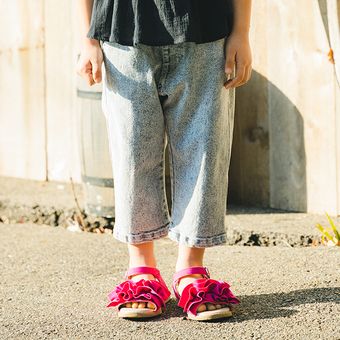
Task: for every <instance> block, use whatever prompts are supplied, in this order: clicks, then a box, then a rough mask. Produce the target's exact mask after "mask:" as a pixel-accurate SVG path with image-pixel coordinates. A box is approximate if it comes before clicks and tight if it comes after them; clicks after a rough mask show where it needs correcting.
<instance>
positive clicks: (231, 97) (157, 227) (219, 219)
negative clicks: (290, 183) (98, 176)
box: [101, 38, 235, 247]
mask: <svg viewBox="0 0 340 340" xmlns="http://www.w3.org/2000/svg"><path fill="white" fill-rule="evenodd" d="M226 41H227V40H226V39H225V38H222V39H219V40H216V41H212V42H208V43H202V44H196V43H195V42H183V43H178V44H172V45H165V46H150V45H144V44H138V45H137V46H125V45H120V44H118V43H116V42H108V41H101V47H102V50H103V54H104V67H103V96H102V108H103V112H104V115H105V117H106V121H107V130H108V137H109V145H110V154H111V160H112V167H113V177H114V196H115V213H116V220H115V226H114V233H113V236H114V237H115V238H116V239H118V240H120V241H122V242H125V243H130V244H137V243H143V242H146V241H151V240H155V239H159V238H161V237H165V236H167V235H168V237H169V238H170V239H172V240H173V241H176V242H177V243H180V244H184V245H187V246H190V247H210V246H216V245H220V244H224V243H226V227H225V213H226V203H227V186H228V170H229V164H230V153H231V144H232V135H233V126H234V103H235V88H231V89H225V88H224V87H223V84H224V82H225V81H226V79H227V78H226V75H225V72H224V64H225V43H226ZM166 143H169V151H170V154H169V156H170V157H169V158H170V175H171V183H172V184H171V191H172V214H171V215H172V216H170V214H169V210H168V206H167V201H166V193H165V170H164V150H165V146H166Z"/></svg>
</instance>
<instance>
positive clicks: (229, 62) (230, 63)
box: [224, 50, 236, 75]
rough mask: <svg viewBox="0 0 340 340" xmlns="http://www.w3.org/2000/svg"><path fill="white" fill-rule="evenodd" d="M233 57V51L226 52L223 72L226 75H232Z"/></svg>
mask: <svg viewBox="0 0 340 340" xmlns="http://www.w3.org/2000/svg"><path fill="white" fill-rule="evenodd" d="M235 55H236V53H235V52H233V51H228V50H227V58H226V62H225V67H224V72H225V73H226V74H227V75H232V73H233V70H234V67H235Z"/></svg>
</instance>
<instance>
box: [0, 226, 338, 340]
mask: <svg viewBox="0 0 340 340" xmlns="http://www.w3.org/2000/svg"><path fill="white" fill-rule="evenodd" d="M156 253H157V258H158V268H159V269H160V270H161V273H162V275H163V277H164V279H165V280H166V282H167V283H168V285H169V286H170V284H171V278H172V275H173V271H174V265H175V260H176V244H175V243H174V242H173V241H171V240H169V239H168V238H164V239H161V240H159V241H157V243H156ZM127 262H128V259H127V253H126V248H125V245H124V244H122V243H120V242H118V241H116V240H114V238H113V236H112V235H110V234H96V233H86V232H82V233H73V232H70V231H68V230H66V229H65V228H63V227H51V226H46V225H34V224H13V225H11V224H3V223H0V282H1V288H0V338H1V339H139V340H141V339H143V340H144V339H190V340H193V339H217V338H220V339H340V333H339V321H340V304H339V303H340V275H339V273H340V271H339V269H340V267H339V264H340V250H339V247H337V248H336V247H326V246H317V247H296V248H295V247H294V248H292V247H289V246H287V247H284V246H282V247H245V246H218V247H213V248H209V249H208V250H207V252H206V262H205V265H206V266H208V267H209V269H210V272H211V275H212V277H213V278H216V279H223V280H226V281H227V282H229V283H230V284H231V289H232V291H233V293H234V294H235V295H236V296H238V297H239V298H240V300H241V304H240V305H239V306H238V307H237V308H236V309H235V311H234V316H233V317H232V318H230V319H226V320H224V321H215V322H197V321H192V320H187V319H185V316H184V314H183V313H182V311H181V309H180V308H179V307H177V306H176V301H175V299H174V297H172V300H171V301H170V302H169V303H168V304H167V309H166V312H165V313H164V314H163V315H161V316H160V317H157V318H155V319H151V320H149V321H131V320H124V319H123V320H122V319H118V318H117V317H116V314H115V309H114V308H106V304H107V302H108V300H107V294H108V293H109V292H110V291H111V290H112V289H113V288H114V286H115V285H116V284H118V283H119V282H120V281H121V280H122V277H123V274H124V272H125V270H126V266H127Z"/></svg>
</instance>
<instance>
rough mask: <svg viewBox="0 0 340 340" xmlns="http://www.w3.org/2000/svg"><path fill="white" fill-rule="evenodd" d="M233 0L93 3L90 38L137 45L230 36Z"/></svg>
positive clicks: (108, 0)
mask: <svg viewBox="0 0 340 340" xmlns="http://www.w3.org/2000/svg"><path fill="white" fill-rule="evenodd" d="M232 2H233V0H94V3H93V10H92V17H91V24H90V29H89V32H88V33H87V37H88V38H93V39H97V40H102V41H111V42H117V43H120V44H122V45H129V46H134V45H136V44H137V43H143V44H147V45H170V44H175V43H181V42H184V41H193V42H196V43H204V42H209V41H215V40H217V39H220V38H223V37H226V36H228V35H229V34H230V33H231V30H232V25H233V5H232Z"/></svg>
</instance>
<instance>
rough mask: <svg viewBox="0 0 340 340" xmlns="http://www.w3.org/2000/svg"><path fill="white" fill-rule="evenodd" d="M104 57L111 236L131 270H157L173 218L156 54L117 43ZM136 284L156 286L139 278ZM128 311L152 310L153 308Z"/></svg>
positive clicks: (142, 276)
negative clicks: (157, 246) (158, 251)
mask: <svg viewBox="0 0 340 340" xmlns="http://www.w3.org/2000/svg"><path fill="white" fill-rule="evenodd" d="M102 48H103V52H104V66H105V67H104V72H103V97H102V107H103V112H104V114H105V117H106V121H107V131H108V137H109V146H110V154H111V161H112V168H113V175H114V195H115V215H116V216H115V225H114V233H113V236H114V237H115V238H116V239H118V240H120V241H122V242H125V243H127V245H128V252H129V268H133V267H139V266H148V267H156V260H155V256H154V251H153V240H155V239H158V238H160V237H163V236H166V235H167V233H168V223H169V213H168V209H167V204H166V196H165V189H164V188H165V187H164V149H165V145H164V141H165V129H164V117H163V111H162V107H161V104H160V101H159V97H158V92H157V86H156V79H154V78H153V75H155V77H157V74H158V69H159V60H158V58H157V49H154V48H151V47H150V48H149V47H147V46H144V47H139V48H134V47H129V46H122V45H119V44H117V43H107V42H105V43H104V44H103V45H102ZM130 279H131V280H132V281H139V280H141V279H145V280H153V279H155V277H154V276H153V275H151V274H135V275H133V276H131V277H130ZM125 307H130V308H131V307H132V308H145V307H148V308H151V309H153V308H154V307H155V305H154V304H153V303H152V302H148V303H144V302H139V303H138V302H129V303H127V304H125Z"/></svg>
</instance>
